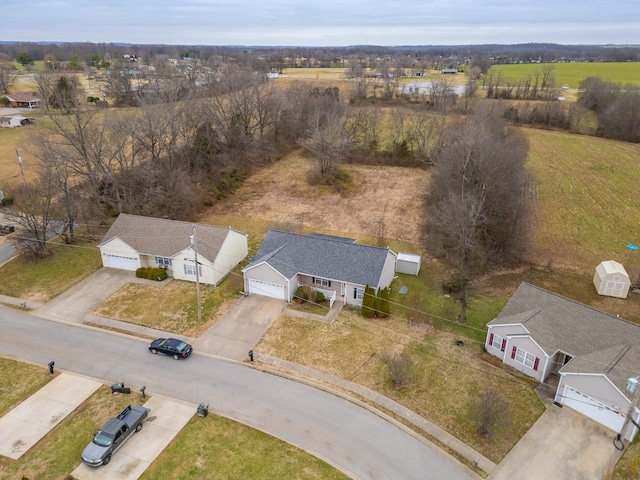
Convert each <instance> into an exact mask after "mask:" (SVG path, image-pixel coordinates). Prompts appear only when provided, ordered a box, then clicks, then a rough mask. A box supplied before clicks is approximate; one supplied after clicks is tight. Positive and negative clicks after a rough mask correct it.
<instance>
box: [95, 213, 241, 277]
mask: <svg viewBox="0 0 640 480" xmlns="http://www.w3.org/2000/svg"><path fill="white" fill-rule="evenodd" d="M194 225H195V230H194ZM194 233H195V238H194V240H195V244H192V239H191V237H192V236H193V235H194ZM98 248H100V254H101V257H102V264H103V265H104V266H105V267H110V268H119V269H123V270H132V271H135V270H136V269H138V268H140V267H155V268H164V269H165V270H166V271H167V273H168V274H169V276H170V277H173V278H175V279H178V280H187V281H191V282H195V281H196V254H197V257H198V267H199V268H198V276H199V278H198V279H199V281H200V282H202V283H206V284H209V285H217V284H218V283H220V282H221V281H222V279H223V278H224V277H226V276H227V275H228V274H229V272H231V270H233V268H234V267H235V266H236V265H238V264H239V263H240V262H241V261H242V260H244V259H245V258H246V257H247V254H248V244H247V234H245V233H242V232H239V231H237V230H234V229H233V228H231V227H228V228H226V227H216V226H213V225H203V224H193V223H189V222H180V221H176V220H166V219H162V218H153V217H142V216H139V215H129V214H126V213H121V214H120V215H119V216H118V218H117V219H116V221H115V222H114V223H113V225H111V228H109V231H108V232H107V233H106V235H105V236H104V238H103V239H102V242H101V243H100V245H98Z"/></svg>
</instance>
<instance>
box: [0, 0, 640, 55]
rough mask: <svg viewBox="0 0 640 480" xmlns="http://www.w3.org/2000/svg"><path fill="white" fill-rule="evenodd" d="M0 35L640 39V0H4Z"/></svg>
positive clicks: (291, 40)
mask: <svg viewBox="0 0 640 480" xmlns="http://www.w3.org/2000/svg"><path fill="white" fill-rule="evenodd" d="M2 6H3V8H2V12H3V13H2V22H0V41H24V42H39V41H55V42H94V43H103V42H104V43H111V42H114V43H119V42H122V43H135V44H169V45H174V44H175V45H252V46H349V45H381V46H393V45H465V44H467V45H477V44H487V43H496V44H516V43H531V42H533V43H559V44H567V45H577V44H586V45H602V44H619V45H639V44H640V0H609V1H606V0H605V1H603V0H535V1H534V0H510V1H507V0H457V1H456V0H453V1H447V0H314V1H310V0H128V1H126V0H29V1H28V2H26V3H25V1H24V0H2Z"/></svg>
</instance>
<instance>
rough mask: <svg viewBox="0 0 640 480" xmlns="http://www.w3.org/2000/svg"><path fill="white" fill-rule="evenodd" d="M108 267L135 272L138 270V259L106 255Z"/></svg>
mask: <svg viewBox="0 0 640 480" xmlns="http://www.w3.org/2000/svg"><path fill="white" fill-rule="evenodd" d="M105 257H106V259H107V265H106V266H107V267H110V268H119V269H120V270H131V271H135V270H137V268H138V259H137V258H134V257H123V256H120V255H111V254H108V253H107V254H105Z"/></svg>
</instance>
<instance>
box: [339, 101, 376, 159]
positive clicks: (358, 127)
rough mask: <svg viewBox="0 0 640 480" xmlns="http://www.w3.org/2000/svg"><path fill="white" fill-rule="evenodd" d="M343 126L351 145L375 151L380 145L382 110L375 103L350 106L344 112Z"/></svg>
mask: <svg viewBox="0 0 640 480" xmlns="http://www.w3.org/2000/svg"><path fill="white" fill-rule="evenodd" d="M345 128H346V129H347V133H348V135H349V138H350V139H351V141H352V143H353V146H354V147H356V148H359V149H361V150H364V151H369V152H375V151H376V150H378V148H379V147H380V136H381V130H382V111H381V110H380V107H379V106H377V105H367V106H364V107H351V108H349V109H347V111H346V113H345Z"/></svg>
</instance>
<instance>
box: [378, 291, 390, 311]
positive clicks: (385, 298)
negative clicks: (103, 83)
mask: <svg viewBox="0 0 640 480" xmlns="http://www.w3.org/2000/svg"><path fill="white" fill-rule="evenodd" d="M390 313H391V304H390V303H389V287H386V288H381V289H380V290H378V296H377V297H376V316H377V317H378V318H387V317H388V316H389V314H390Z"/></svg>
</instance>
